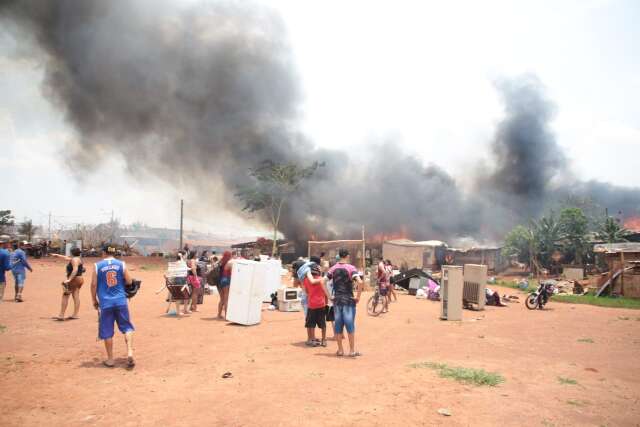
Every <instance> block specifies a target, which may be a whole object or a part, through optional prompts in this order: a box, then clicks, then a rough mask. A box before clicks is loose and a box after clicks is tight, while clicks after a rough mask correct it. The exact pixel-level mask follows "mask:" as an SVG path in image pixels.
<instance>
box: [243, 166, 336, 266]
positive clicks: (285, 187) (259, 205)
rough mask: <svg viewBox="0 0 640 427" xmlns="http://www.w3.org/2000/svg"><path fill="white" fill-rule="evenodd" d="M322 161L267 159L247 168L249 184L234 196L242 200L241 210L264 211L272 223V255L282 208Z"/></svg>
mask: <svg viewBox="0 0 640 427" xmlns="http://www.w3.org/2000/svg"><path fill="white" fill-rule="evenodd" d="M321 166H324V164H321V163H318V162H314V163H313V164H312V165H311V166H307V167H301V166H299V165H298V164H296V163H282V164H281V163H275V162H273V161H271V160H266V161H264V162H262V163H260V164H259V165H258V167H256V168H251V169H249V174H250V176H251V178H252V181H253V182H252V184H251V185H249V186H246V187H242V188H240V189H239V190H238V192H237V193H236V194H235V196H236V197H237V198H238V199H240V200H241V201H242V202H243V203H244V207H243V208H242V210H243V211H248V212H257V211H264V212H265V213H266V215H267V217H268V219H269V221H270V223H271V226H272V227H273V245H272V248H271V255H272V256H274V255H275V254H276V252H277V249H278V244H277V240H278V227H279V224H280V218H281V216H282V209H283V207H284V206H285V204H286V203H287V201H288V200H289V197H291V195H292V194H294V192H295V191H297V190H298V189H299V187H300V185H301V184H302V182H303V181H304V180H306V179H308V178H310V177H311V176H312V175H313V174H314V173H315V171H316V170H317V169H318V168H319V167H321Z"/></svg>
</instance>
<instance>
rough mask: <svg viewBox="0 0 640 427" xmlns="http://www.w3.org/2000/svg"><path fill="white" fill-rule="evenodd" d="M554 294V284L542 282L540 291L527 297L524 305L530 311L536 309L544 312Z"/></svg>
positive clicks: (539, 286)
mask: <svg viewBox="0 0 640 427" xmlns="http://www.w3.org/2000/svg"><path fill="white" fill-rule="evenodd" d="M554 292H555V286H554V284H553V283H550V282H540V284H539V285H538V289H536V290H535V292H532V293H530V294H529V295H528V296H527V299H526V300H525V301H524V304H525V305H526V306H527V308H528V309H529V310H535V309H536V308H538V309H540V310H542V309H543V308H544V306H545V304H546V303H547V302H548V301H549V298H551V295H552V294H553V293H554Z"/></svg>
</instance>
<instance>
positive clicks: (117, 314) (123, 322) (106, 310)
mask: <svg viewBox="0 0 640 427" xmlns="http://www.w3.org/2000/svg"><path fill="white" fill-rule="evenodd" d="M102 250H103V252H104V254H105V258H104V259H103V260H102V261H100V262H98V263H96V264H95V269H94V271H93V276H92V277H91V297H92V298H93V306H94V307H95V309H96V310H98V319H99V325H98V337H99V338H100V339H101V340H104V347H105V349H106V350H107V360H105V361H104V362H102V363H103V364H104V366H106V367H108V368H113V367H114V366H115V363H114V361H113V333H114V328H113V324H114V322H115V323H117V324H118V329H119V330H120V332H122V333H123V334H124V340H125V342H126V344H127V368H129V369H131V368H133V367H134V366H135V362H134V360H133V331H134V327H133V324H131V320H130V319H129V305H128V301H127V294H126V291H125V284H127V285H130V284H131V282H132V281H133V280H132V279H131V276H130V275H129V271H128V270H127V268H126V267H127V266H126V265H125V263H124V262H123V261H120V260H117V259H115V258H114V257H113V256H114V254H115V253H116V248H114V247H111V246H105V247H103V249H102Z"/></svg>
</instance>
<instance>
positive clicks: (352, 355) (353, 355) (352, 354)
mask: <svg viewBox="0 0 640 427" xmlns="http://www.w3.org/2000/svg"><path fill="white" fill-rule="evenodd" d="M359 356H362V353H360V352H359V351H354V352H353V353H350V354H349V357H359Z"/></svg>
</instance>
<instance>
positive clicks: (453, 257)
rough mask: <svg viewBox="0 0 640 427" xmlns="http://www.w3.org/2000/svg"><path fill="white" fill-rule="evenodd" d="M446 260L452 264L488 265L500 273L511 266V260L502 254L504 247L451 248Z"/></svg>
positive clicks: (489, 268) (492, 270) (488, 267)
mask: <svg viewBox="0 0 640 427" xmlns="http://www.w3.org/2000/svg"><path fill="white" fill-rule="evenodd" d="M445 259H446V262H447V264H451V265H465V264H478V265H486V266H487V269H488V270H489V271H491V272H494V273H500V272H501V271H504V270H506V269H507V267H509V260H508V259H507V258H505V257H503V256H502V248H489V247H487V248H484V247H475V248H470V249H455V248H449V249H447V252H446V257H445Z"/></svg>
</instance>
